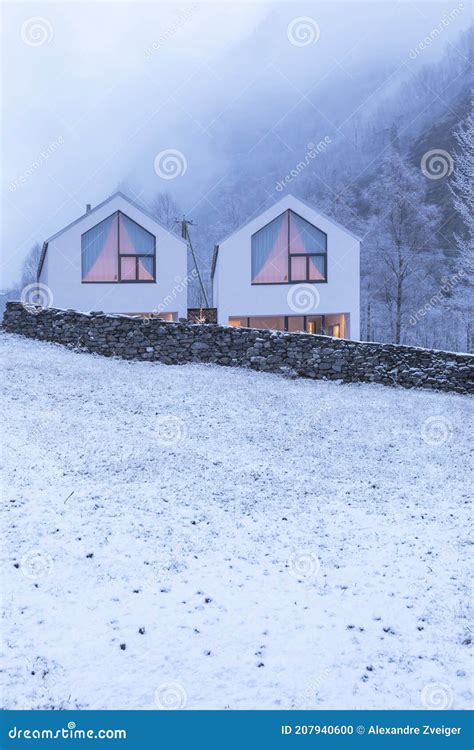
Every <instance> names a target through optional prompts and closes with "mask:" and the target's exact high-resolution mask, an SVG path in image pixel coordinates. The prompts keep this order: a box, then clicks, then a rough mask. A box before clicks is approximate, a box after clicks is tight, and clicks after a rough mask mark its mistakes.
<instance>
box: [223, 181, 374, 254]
mask: <svg viewBox="0 0 474 750" xmlns="http://www.w3.org/2000/svg"><path fill="white" fill-rule="evenodd" d="M288 198H292V199H293V200H295V201H297V202H298V203H301V204H302V205H303V206H306V208H309V209H311V211H316V213H318V214H319V215H320V216H322V217H323V219H326V220H327V221H329V222H330V223H331V224H334V226H336V227H339V229H342V230H343V231H344V232H346V234H349V235H350V236H351V237H353V238H354V239H355V240H357V241H358V242H362V239H361V238H360V237H359V236H358V235H357V234H354V232H351V231H350V229H347V228H346V227H344V226H343V225H342V224H339V222H338V221H336V220H335V219H333V218H332V217H331V216H328V215H327V214H325V213H323V211H320V210H319V208H318V207H317V206H313V205H312V204H311V203H308V201H305V200H303V199H302V198H297V197H296V195H293V193H285V195H284V196H283V197H282V198H280V200H279V201H276V203H273V205H271V206H269V207H268V208H265V209H264V210H263V211H261V212H260V214H263V213H265V212H266V211H269V210H270V209H271V208H273V207H274V206H278V204H279V203H281V204H282V211H286V210H287V209H288V208H289V206H287V205H285V204H286V203H287V201H288ZM260 214H254V215H253V216H251V217H250V219H248V220H247V221H246V222H245V223H244V224H241V225H240V226H239V227H238V228H237V229H234V230H233V231H232V232H229V234H228V235H227V236H226V237H224V239H223V240H221V241H220V242H219V243H218V246H219V245H222V244H223V243H224V242H226V240H228V239H229V237H232V235H234V234H237V232H240V230H241V229H245V227H246V226H248V224H250V223H251V222H252V221H254V220H255V219H257V218H258V216H259V215H260ZM303 218H304V217H303Z"/></svg>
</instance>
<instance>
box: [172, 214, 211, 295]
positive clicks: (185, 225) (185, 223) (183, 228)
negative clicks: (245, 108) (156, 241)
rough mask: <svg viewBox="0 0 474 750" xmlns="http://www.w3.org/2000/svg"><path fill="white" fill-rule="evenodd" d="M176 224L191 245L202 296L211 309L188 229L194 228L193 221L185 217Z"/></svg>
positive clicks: (184, 238)
mask: <svg viewBox="0 0 474 750" xmlns="http://www.w3.org/2000/svg"><path fill="white" fill-rule="evenodd" d="M176 223H177V224H181V237H182V238H183V240H186V242H187V243H188V245H189V249H190V250H191V255H192V256H193V261H194V267H195V269H196V273H197V275H198V279H199V284H200V286H201V291H202V294H203V297H204V302H205V303H206V307H209V300H208V299H207V294H206V290H205V288H204V284H203V281H202V277H201V272H200V270H199V266H198V264H197V260H196V255H195V253H194V248H193V246H192V243H191V237H190V236H189V229H188V227H189V226H191V227H192V226H194V224H193V222H192V221H190V220H188V219H185V218H184V216H183V218H182V219H181V220H180V219H176Z"/></svg>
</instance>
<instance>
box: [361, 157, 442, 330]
mask: <svg viewBox="0 0 474 750" xmlns="http://www.w3.org/2000/svg"><path fill="white" fill-rule="evenodd" d="M426 189H427V188H426V184H425V178H424V177H423V175H422V174H421V172H418V171H417V170H415V169H414V168H413V167H411V166H410V165H409V164H408V162H407V160H406V159H405V158H404V157H403V156H402V154H400V153H399V151H398V150H397V149H396V148H395V147H394V146H392V147H391V148H390V149H389V150H388V152H387V154H386V156H385V157H384V159H383V161H382V163H381V165H380V170H379V174H378V179H376V180H375V181H374V183H373V184H372V186H371V187H370V188H369V189H368V190H367V191H366V193H365V197H366V199H367V200H368V201H369V204H370V205H371V206H372V209H373V210H374V211H375V216H374V218H375V227H374V228H373V230H372V232H373V236H372V243H373V245H374V247H373V250H374V252H373V253H372V259H373V262H376V263H377V265H378V271H379V273H380V282H381V284H380V287H381V290H382V293H381V297H382V301H383V303H384V305H385V306H386V308H387V311H388V314H389V316H390V320H391V327H392V336H393V340H394V342H395V343H397V344H399V343H400V342H401V340H402V331H403V324H404V319H405V316H406V313H407V305H408V302H409V301H410V300H411V301H413V299H415V300H416V297H417V295H416V291H417V290H416V284H417V283H420V282H421V280H423V279H424V278H425V277H426V274H427V273H428V271H427V266H426V256H425V252H424V251H425V248H426V244H425V243H426V242H427V240H428V239H429V238H431V237H434V234H435V228H436V209H435V208H434V207H433V206H430V205H428V203H427V202H426ZM422 301H423V299H422V298H420V297H418V303H419V304H420V305H421V303H422Z"/></svg>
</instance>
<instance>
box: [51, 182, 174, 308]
mask: <svg viewBox="0 0 474 750" xmlns="http://www.w3.org/2000/svg"><path fill="white" fill-rule="evenodd" d="M38 282H39V283H40V284H44V285H46V287H48V289H49V294H50V296H51V304H52V305H54V307H59V308H69V309H75V310H81V311H85V312H88V311H91V310H102V311H103V312H109V313H124V314H137V315H139V314H149V313H156V314H157V315H159V316H160V317H162V318H164V319H166V320H177V319H178V318H185V317H186V315H187V245H186V242H185V241H184V240H182V239H181V238H180V237H177V236H176V235H175V234H173V233H172V232H170V231H169V230H168V229H166V228H165V227H163V226H162V225H161V224H160V223H159V222H158V221H157V220H156V218H154V217H153V216H152V215H151V214H150V213H148V212H147V211H146V210H145V209H144V208H142V207H141V206H139V205H138V204H137V203H135V202H134V201H132V200H130V199H129V198H127V197H126V196H125V195H123V194H122V193H115V194H114V195H112V196H111V197H110V198H108V199H107V200H105V201H104V202H103V203H100V204H99V205H98V206H96V207H95V208H93V209H91V207H90V206H87V209H86V213H85V214H83V215H82V216H80V217H79V218H78V219H76V221H73V222H72V224H69V225H68V226H66V227H64V229H62V230H61V231H60V232H57V233H56V234H54V235H53V236H52V237H50V238H49V239H48V240H46V242H45V243H44V245H43V250H42V253H41V257H40V262H39V267H38Z"/></svg>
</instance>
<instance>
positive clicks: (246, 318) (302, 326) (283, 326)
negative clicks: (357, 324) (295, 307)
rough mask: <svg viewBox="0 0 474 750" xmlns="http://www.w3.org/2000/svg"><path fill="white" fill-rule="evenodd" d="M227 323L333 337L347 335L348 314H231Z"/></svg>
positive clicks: (236, 325) (244, 326)
mask: <svg viewBox="0 0 474 750" xmlns="http://www.w3.org/2000/svg"><path fill="white" fill-rule="evenodd" d="M229 325H230V326H233V327H240V328H261V329H267V330H272V331H290V332H292V333H313V334H315V335H320V336H334V337H335V338H341V339H342V338H348V337H349V314H348V313H332V314H330V315H232V316H231V317H230V318H229Z"/></svg>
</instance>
